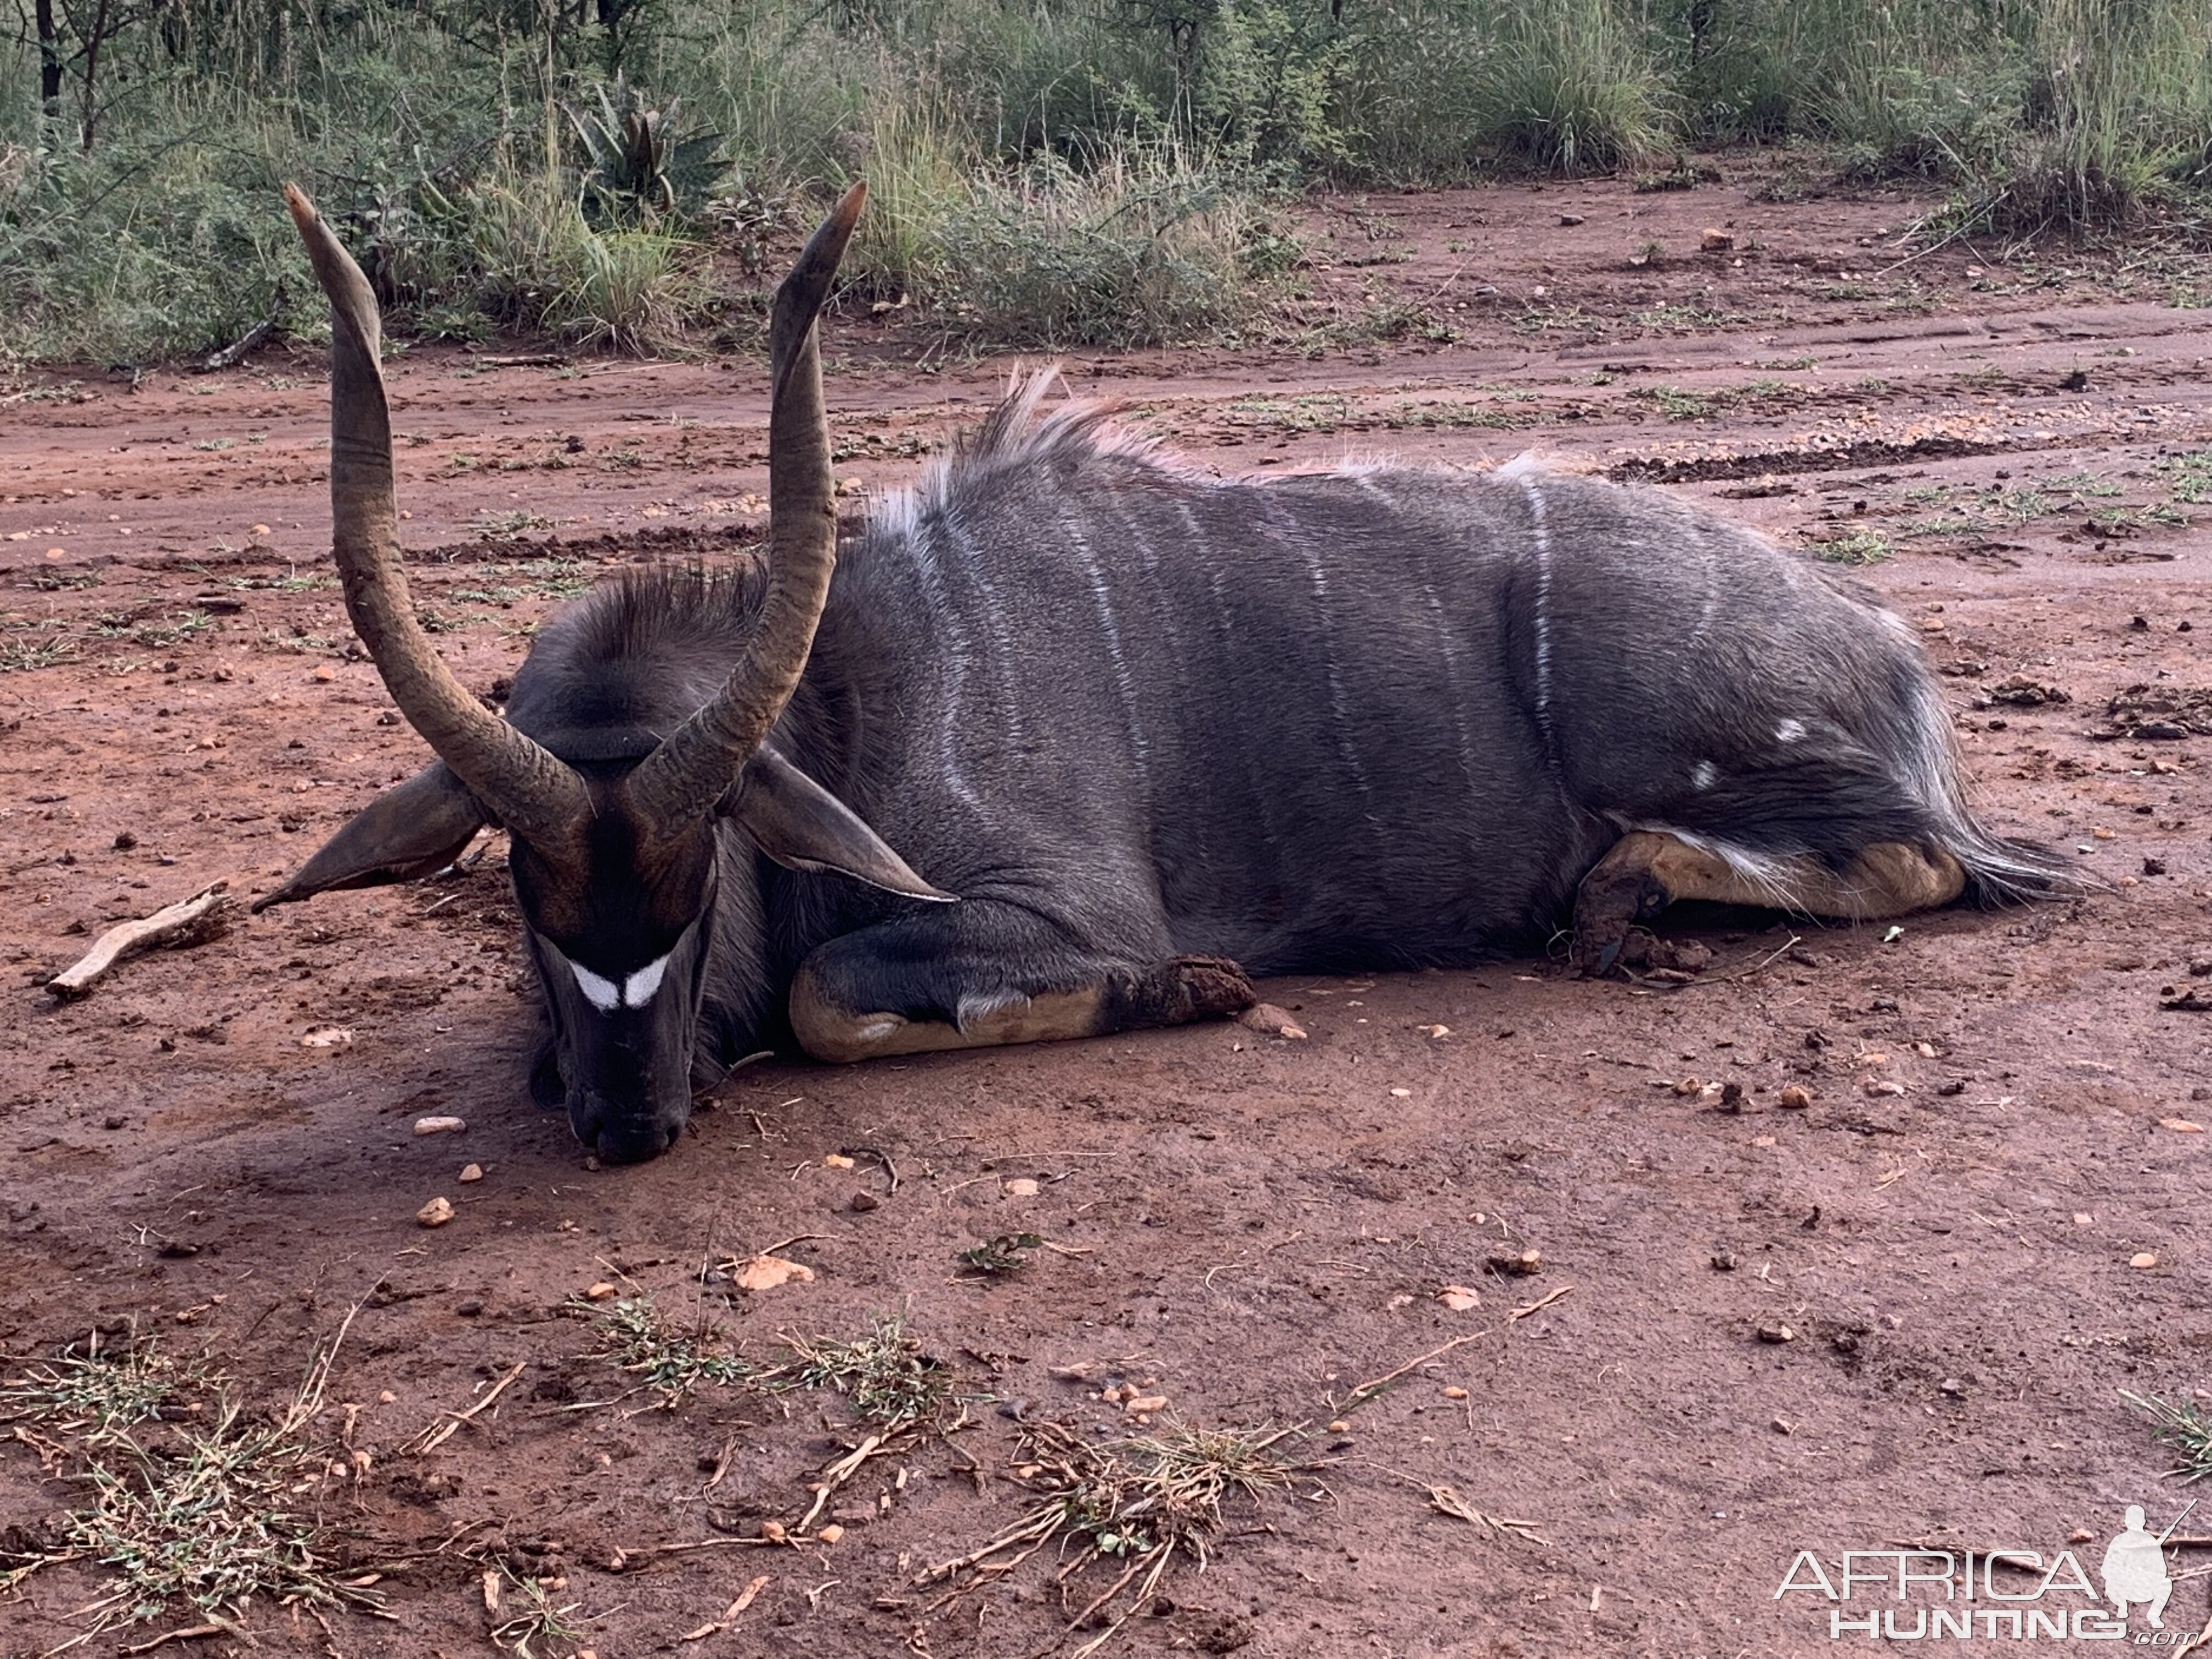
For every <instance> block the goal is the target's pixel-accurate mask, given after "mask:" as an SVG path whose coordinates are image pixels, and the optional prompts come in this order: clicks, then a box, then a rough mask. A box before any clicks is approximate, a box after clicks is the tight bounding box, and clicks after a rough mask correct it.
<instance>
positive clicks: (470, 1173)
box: [455, 1164, 483, 1187]
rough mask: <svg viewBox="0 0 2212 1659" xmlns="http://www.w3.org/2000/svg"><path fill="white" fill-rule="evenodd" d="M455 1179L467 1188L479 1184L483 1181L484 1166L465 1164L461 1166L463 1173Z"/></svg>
mask: <svg viewBox="0 0 2212 1659" xmlns="http://www.w3.org/2000/svg"><path fill="white" fill-rule="evenodd" d="M455 1178H456V1179H457V1180H459V1182H460V1183H461V1184H462V1185H463V1186H465V1187H471V1186H474V1185H475V1184H476V1183H477V1182H479V1181H482V1180H483V1164H462V1165H461V1173H460V1174H459V1176H457V1177H455Z"/></svg>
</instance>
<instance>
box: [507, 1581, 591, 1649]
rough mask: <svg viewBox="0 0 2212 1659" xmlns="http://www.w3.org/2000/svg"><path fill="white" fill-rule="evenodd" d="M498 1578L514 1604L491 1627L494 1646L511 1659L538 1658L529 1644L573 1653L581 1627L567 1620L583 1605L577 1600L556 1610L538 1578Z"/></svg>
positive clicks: (581, 1632) (581, 1635)
mask: <svg viewBox="0 0 2212 1659" xmlns="http://www.w3.org/2000/svg"><path fill="white" fill-rule="evenodd" d="M501 1577H504V1578H505V1580H506V1582H507V1588H508V1589H510V1590H512V1591H513V1594H514V1595H515V1596H516V1598H517V1601H518V1605H517V1606H515V1607H513V1610H512V1611H509V1612H507V1614H506V1616H505V1617H504V1618H502V1619H501V1620H500V1621H499V1623H497V1624H496V1625H494V1626H492V1630H491V1639H492V1642H493V1644H494V1645H495V1646H497V1647H502V1648H505V1649H506V1650H507V1651H508V1652H509V1653H511V1654H513V1656H514V1659H540V1655H539V1652H538V1649H537V1648H536V1647H533V1646H532V1644H533V1643H536V1644H548V1643H556V1642H557V1643H560V1644H562V1645H564V1646H566V1647H568V1648H569V1649H570V1650H574V1647H575V1645H576V1644H578V1643H580V1642H581V1641H582V1640H583V1639H584V1636H585V1632H584V1629H583V1627H582V1626H580V1625H576V1624H574V1623H572V1622H571V1621H570V1618H569V1615H570V1614H572V1613H575V1612H576V1610H577V1609H578V1608H580V1607H582V1606H583V1605H584V1604H583V1603H582V1602H581V1601H569V1602H566V1603H563V1604H562V1605H561V1606H558V1607H556V1606H555V1605H554V1602H553V1598H552V1595H550V1593H549V1592H548V1591H547V1589H546V1587H545V1585H544V1583H540V1582H539V1581H538V1579H535V1578H518V1577H515V1576H514V1575H513V1573H512V1572H507V1571H504V1570H502V1573H501ZM502 1599H504V1598H502Z"/></svg>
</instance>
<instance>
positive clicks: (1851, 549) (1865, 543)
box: [1813, 530, 1896, 565]
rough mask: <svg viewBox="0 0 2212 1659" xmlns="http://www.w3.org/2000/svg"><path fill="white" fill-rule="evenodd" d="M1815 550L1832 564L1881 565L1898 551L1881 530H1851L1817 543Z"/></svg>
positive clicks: (1814, 546)
mask: <svg viewBox="0 0 2212 1659" xmlns="http://www.w3.org/2000/svg"><path fill="white" fill-rule="evenodd" d="M1813 550H1814V552H1815V553H1817V554H1819V555H1820V557H1822V558H1824V559H1826V560H1827V561H1828V562H1829V563H1831V564H1849V565H1869V564H1880V563H1881V562H1882V561H1883V560H1884V559H1886V558H1887V557H1888V556H1890V555H1891V554H1892V553H1893V552H1894V551H1896V550H1895V549H1894V548H1893V547H1892V546H1891V545H1890V541H1889V538H1888V537H1887V536H1886V535H1884V534H1883V533H1882V532H1881V531H1879V530H1851V531H1846V532H1844V534H1842V535H1840V536H1836V537H1832V538H1830V539H1828V540H1826V541H1822V542H1815V543H1814V544H1813Z"/></svg>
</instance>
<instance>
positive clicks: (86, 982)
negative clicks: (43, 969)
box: [46, 881, 230, 999]
mask: <svg viewBox="0 0 2212 1659" xmlns="http://www.w3.org/2000/svg"><path fill="white" fill-rule="evenodd" d="M229 886H230V884H229V883H228V882H227V881H219V882H217V883H216V884H215V885H213V886H212V887H204V888H202V889H201V890H199V891H198V892H197V893H195V894H193V895H192V896H191V897H190V898H188V899H179V900H178V901H177V902H175V903H174V904H172V905H168V906H166V907H165V908H161V909H159V910H156V911H155V912H154V914H153V915H150V916H141V917H139V918H138V920H137V921H125V922H120V923H118V924H117V925H116V926H115V927H111V928H109V929H108V930H107V931H106V933H102V934H101V935H100V938H99V939H98V940H97V942H95V943H94V945H93V947H92V949H91V950H89V951H86V952H85V953H84V955H83V956H82V957H81V958H79V959H78V961H77V962H76V963H75V964H74V965H73V966H71V967H68V968H64V969H62V971H61V972H60V973H58V974H56V975H54V976H53V977H52V979H50V980H48V981H46V989H48V990H49V991H52V993H53V994H55V995H56V996H58V997H61V998H64V999H67V998H70V997H81V996H82V995H83V994H85V993H86V992H87V991H89V990H90V989H91V988H92V986H93V981H95V980H97V979H100V977H101V976H103V975H106V973H107V971H108V970H109V969H112V968H113V967H114V966H115V965H116V964H117V963H119V962H122V961H124V960H125V959H126V958H128V957H135V956H137V954H138V953H139V952H140V951H150V950H152V949H154V948H155V946H156V945H162V946H167V947H168V948H170V949H176V948H178V947H179V946H183V945H199V944H202V943H204V942H205V941H206V940H208V939H213V938H214V937H215V936H216V934H217V933H221V932H222V930H223V928H224V927H225V926H227V925H228V924H227V923H226V921H224V920H223V918H222V914H221V913H222V908H223V907H224V906H225V905H227V904H228V903H229V902H230V900H229V897H228V891H227V890H228V888H229Z"/></svg>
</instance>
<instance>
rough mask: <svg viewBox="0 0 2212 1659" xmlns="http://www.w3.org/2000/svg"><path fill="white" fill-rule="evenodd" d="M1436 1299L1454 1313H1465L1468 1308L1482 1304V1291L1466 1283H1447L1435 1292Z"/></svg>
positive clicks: (1478, 1306)
mask: <svg viewBox="0 0 2212 1659" xmlns="http://www.w3.org/2000/svg"><path fill="white" fill-rule="evenodd" d="M1437 1301H1439V1302H1441V1303H1443V1304H1444V1306H1446V1307H1447V1308H1449V1309H1450V1310H1452V1311H1453V1312H1454V1313H1465V1312H1466V1311H1467V1310H1468V1309H1470V1308H1480V1306H1481V1305H1482V1293H1481V1292H1480V1291H1477V1290H1475V1289H1474V1287H1473V1286H1472V1285H1445V1286H1444V1287H1443V1289H1442V1290H1440V1291H1437Z"/></svg>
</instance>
